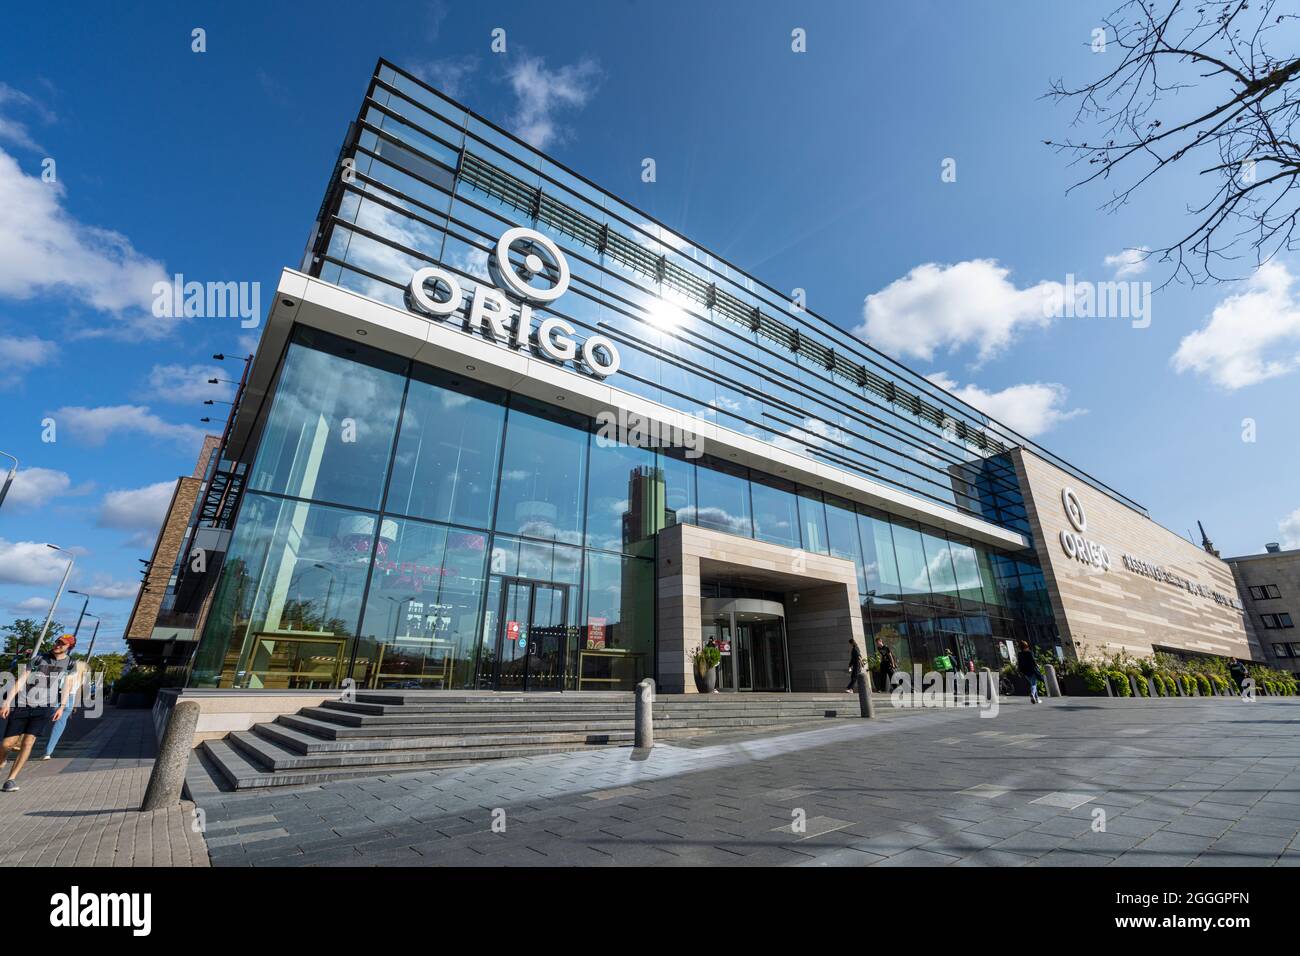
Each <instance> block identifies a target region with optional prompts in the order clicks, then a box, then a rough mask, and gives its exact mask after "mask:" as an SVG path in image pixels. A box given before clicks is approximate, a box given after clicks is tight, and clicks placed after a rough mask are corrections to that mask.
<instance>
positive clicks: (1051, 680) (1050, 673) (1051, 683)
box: [1047, 664, 1061, 697]
mask: <svg viewBox="0 0 1300 956" xmlns="http://www.w3.org/2000/svg"><path fill="white" fill-rule="evenodd" d="M1047 696H1048V697H1060V696H1061V680H1060V678H1059V677H1057V676H1056V668H1055V667H1054V666H1053V665H1051V664H1048V665H1047Z"/></svg>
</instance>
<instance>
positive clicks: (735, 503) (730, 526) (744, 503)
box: [695, 457, 754, 538]
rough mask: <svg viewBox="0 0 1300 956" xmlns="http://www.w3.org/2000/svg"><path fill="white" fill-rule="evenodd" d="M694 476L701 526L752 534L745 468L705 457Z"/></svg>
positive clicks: (745, 535) (731, 532) (743, 535)
mask: <svg viewBox="0 0 1300 956" xmlns="http://www.w3.org/2000/svg"><path fill="white" fill-rule="evenodd" d="M695 480H696V487H697V488H698V495H699V504H698V507H699V510H698V512H697V517H698V522H697V523H698V524H699V526H700V527H701V528H710V529H712V530H714V531H722V532H725V533H726V534H735V535H740V536H741V537H745V538H749V537H753V529H754V526H753V523H752V522H751V521H750V517H749V481H748V480H747V478H746V475H745V469H743V468H737V467H736V466H735V465H728V464H727V463H726V462H723V461H719V460H718V459H716V458H708V457H705V458H701V459H700V461H699V464H698V465H697V467H696V469H695Z"/></svg>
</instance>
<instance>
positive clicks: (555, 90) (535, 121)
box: [506, 56, 600, 149]
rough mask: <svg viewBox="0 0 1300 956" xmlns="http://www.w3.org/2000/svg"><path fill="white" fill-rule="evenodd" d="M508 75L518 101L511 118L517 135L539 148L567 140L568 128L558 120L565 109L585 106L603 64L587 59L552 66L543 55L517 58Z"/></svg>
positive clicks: (512, 62) (598, 78)
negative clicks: (556, 68)
mask: <svg viewBox="0 0 1300 956" xmlns="http://www.w3.org/2000/svg"><path fill="white" fill-rule="evenodd" d="M506 79H507V80H508V81H509V83H510V88H511V89H512V90H514V93H515V96H516V97H517V99H518V105H517V106H516V109H515V112H514V114H513V116H512V117H511V119H510V125H511V126H512V127H514V130H515V135H517V136H518V137H519V138H520V139H522V140H523V141H524V142H526V143H531V144H532V145H533V146H536V147H537V148H538V149H546V148H547V146H550V145H551V144H553V143H559V142H563V141H564V138H565V136H566V135H567V132H568V131H567V130H566V129H565V128H564V127H563V126H561V125H559V123H558V122H557V121H556V118H555V114H557V113H559V112H560V111H561V110H563V109H581V108H582V107H583V106H585V105H586V104H587V101H588V100H589V99H590V98H591V95H592V93H593V92H595V87H596V84H597V83H598V82H599V81H600V67H599V66H597V64H596V63H595V61H593V60H588V59H583V60H580V61H578V62H577V63H571V64H569V65H568V66H562V67H560V68H559V69H558V70H548V69H547V68H546V62H545V61H544V60H543V59H542V58H541V57H531V56H521V57H519V58H517V59H513V60H511V62H510V66H509V67H508V68H507V70H506Z"/></svg>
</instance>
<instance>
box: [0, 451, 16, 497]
mask: <svg viewBox="0 0 1300 956" xmlns="http://www.w3.org/2000/svg"><path fill="white" fill-rule="evenodd" d="M0 455H4V456H5V457H6V458H13V460H14V463H13V464H12V465H10V466H9V473H8V474H7V475H5V483H4V484H3V485H0V505H3V504H4V503H5V495H7V494H9V486H10V485H12V484H13V483H14V477H15V476H16V475H17V474H18V459H17V458H16V457H14V456H13V455H11V454H9V452H7V451H0Z"/></svg>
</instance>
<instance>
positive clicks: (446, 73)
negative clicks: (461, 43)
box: [411, 53, 479, 99]
mask: <svg viewBox="0 0 1300 956" xmlns="http://www.w3.org/2000/svg"><path fill="white" fill-rule="evenodd" d="M478 64H479V60H478V57H476V56H474V55H473V54H472V53H466V54H465V55H464V56H455V57H448V58H446V59H444V60H430V61H428V62H427V63H421V64H418V65H416V66H415V67H414V68H413V69H412V70H411V72H412V73H414V74H415V75H416V76H418V77H419V78H420V79H422V80H424V82H426V83H428V84H429V85H430V86H432V87H433V88H434V89H436V90H440V91H441V92H443V93H446V94H447V95H448V96H450V97H452V98H456V99H458V98H460V96H461V94H462V93H464V91H465V81H466V80H468V79H469V78H470V76H471V75H473V73H474V72H475V71H476V70H478Z"/></svg>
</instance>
